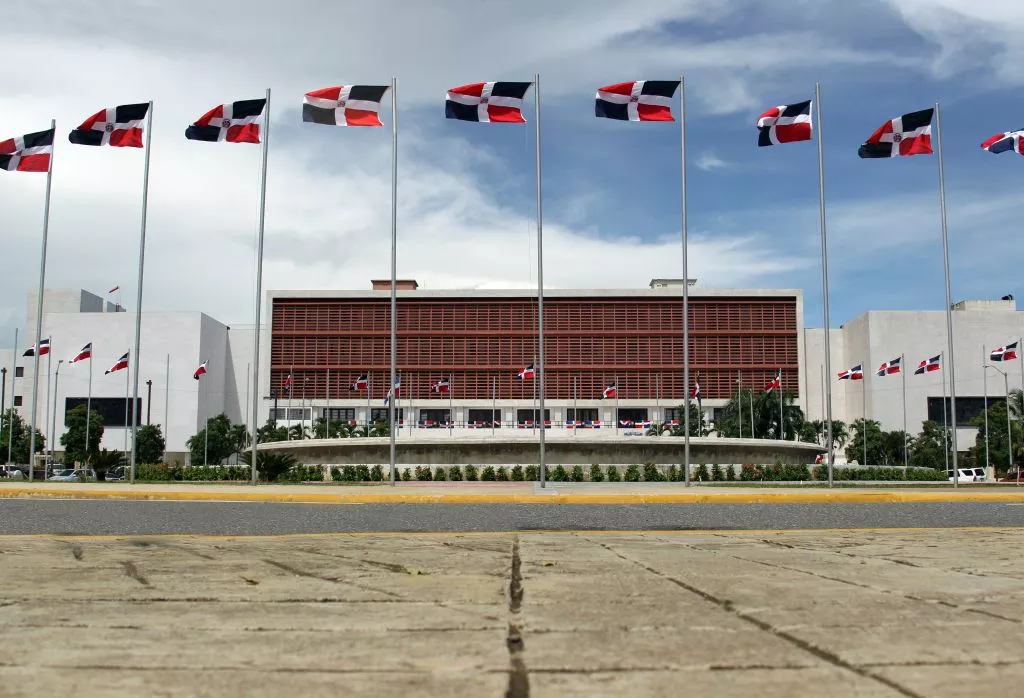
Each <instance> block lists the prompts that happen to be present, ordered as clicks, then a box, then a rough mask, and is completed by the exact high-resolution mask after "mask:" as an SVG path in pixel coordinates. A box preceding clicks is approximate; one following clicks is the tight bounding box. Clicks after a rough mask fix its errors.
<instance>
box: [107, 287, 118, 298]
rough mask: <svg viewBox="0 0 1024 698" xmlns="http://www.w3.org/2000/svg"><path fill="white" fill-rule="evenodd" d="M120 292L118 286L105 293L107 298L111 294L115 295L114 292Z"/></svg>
mask: <svg viewBox="0 0 1024 698" xmlns="http://www.w3.org/2000/svg"><path fill="white" fill-rule="evenodd" d="M120 290H121V287H120V286H114V288H112V289H110V290H109V291H107V295H108V296H109V295H110V294H111V293H115V292H116V291H120Z"/></svg>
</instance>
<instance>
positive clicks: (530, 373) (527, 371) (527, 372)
mask: <svg viewBox="0 0 1024 698" xmlns="http://www.w3.org/2000/svg"><path fill="white" fill-rule="evenodd" d="M535 376H536V372H535V371H534V370H533V364H530V365H529V366H527V367H526V368H524V369H523V370H522V371H520V372H519V373H517V374H516V378H518V379H519V380H521V381H522V380H526V379H527V378H534V377H535Z"/></svg>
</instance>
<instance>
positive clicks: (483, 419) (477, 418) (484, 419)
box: [468, 409, 501, 427]
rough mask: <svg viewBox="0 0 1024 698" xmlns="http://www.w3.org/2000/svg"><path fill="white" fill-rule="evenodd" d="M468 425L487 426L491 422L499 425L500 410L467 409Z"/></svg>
mask: <svg viewBox="0 0 1024 698" xmlns="http://www.w3.org/2000/svg"><path fill="white" fill-rule="evenodd" d="M468 421H469V424H468V426H475V427H489V426H491V422H494V424H495V426H499V427H500V426H501V410H474V409H471V410H470V411H469V420H468Z"/></svg>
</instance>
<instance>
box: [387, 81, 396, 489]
mask: <svg viewBox="0 0 1024 698" xmlns="http://www.w3.org/2000/svg"><path fill="white" fill-rule="evenodd" d="M397 83H398V81H397V80H396V79H395V78H391V383H390V385H391V387H390V388H388V390H389V394H390V395H391V397H390V399H388V416H389V424H390V426H391V430H390V431H391V473H390V476H389V479H390V483H391V486H392V487H394V486H395V430H396V429H397V421H396V419H395V401H396V400H397V399H398V395H397V394H396V392H397V391H396V390H395V378H396V377H397V375H398V367H397V364H398V316H397V314H396V313H397V307H398V296H397V293H398V292H397V290H396V289H395V286H396V285H398V279H397V274H398V266H397V258H398V96H397V95H396V94H395V90H396V89H397V87H398V85H397Z"/></svg>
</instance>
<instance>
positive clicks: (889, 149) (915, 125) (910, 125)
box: [857, 108, 935, 158]
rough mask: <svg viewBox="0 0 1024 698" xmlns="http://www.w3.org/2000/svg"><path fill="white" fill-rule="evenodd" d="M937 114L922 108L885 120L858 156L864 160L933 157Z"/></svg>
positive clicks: (862, 147)
mask: <svg viewBox="0 0 1024 698" xmlns="http://www.w3.org/2000/svg"><path fill="white" fill-rule="evenodd" d="M934 114H935V109H934V108H931V109H922V110H921V111H915V112H911V113H910V114H904V115H903V116H898V117H896V118H895V119H892V120H890V121H886V122H885V123H884V124H882V125H881V126H879V127H878V129H877V130H876V131H875V132H874V133H872V134H871V136H870V137H869V138H868V140H867V141H866V142H865V143H864V145H862V146H861V147H860V150H858V151H857V154H858V155H859V156H860V157H862V158H895V157H900V156H904V157H905V156H908V155H930V154H931V152H932V116H933V115H934Z"/></svg>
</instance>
